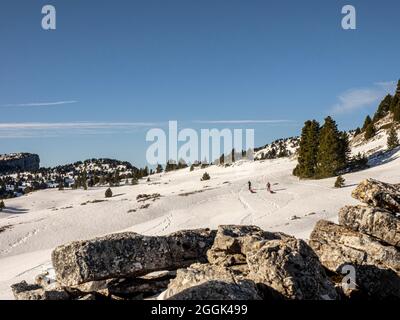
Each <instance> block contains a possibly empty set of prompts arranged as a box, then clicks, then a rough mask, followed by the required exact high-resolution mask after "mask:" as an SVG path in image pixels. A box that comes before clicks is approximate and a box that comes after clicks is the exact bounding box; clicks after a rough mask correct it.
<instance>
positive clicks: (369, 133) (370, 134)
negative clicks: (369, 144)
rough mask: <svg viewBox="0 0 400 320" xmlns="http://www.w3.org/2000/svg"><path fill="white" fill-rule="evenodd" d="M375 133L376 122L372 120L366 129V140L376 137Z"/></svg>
mask: <svg viewBox="0 0 400 320" xmlns="http://www.w3.org/2000/svg"><path fill="white" fill-rule="evenodd" d="M375 134H376V131H375V126H374V124H373V123H372V122H371V123H370V124H369V125H368V126H367V128H366V129H365V134H364V138H365V139H366V140H369V139H371V138H372V137H374V136H375Z"/></svg>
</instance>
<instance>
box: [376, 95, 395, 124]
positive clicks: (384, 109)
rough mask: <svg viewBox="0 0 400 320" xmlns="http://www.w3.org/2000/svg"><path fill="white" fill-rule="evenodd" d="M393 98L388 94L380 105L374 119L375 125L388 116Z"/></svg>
mask: <svg viewBox="0 0 400 320" xmlns="http://www.w3.org/2000/svg"><path fill="white" fill-rule="evenodd" d="M392 98H393V97H392V96H391V95H390V94H388V95H387V96H386V97H385V98H384V99H383V100H382V102H381V103H380V104H379V107H378V110H376V112H375V114H374V118H373V122H374V123H375V122H377V121H378V120H380V119H382V118H383V117H384V116H386V115H387V113H388V112H389V109H390V105H391V104H392Z"/></svg>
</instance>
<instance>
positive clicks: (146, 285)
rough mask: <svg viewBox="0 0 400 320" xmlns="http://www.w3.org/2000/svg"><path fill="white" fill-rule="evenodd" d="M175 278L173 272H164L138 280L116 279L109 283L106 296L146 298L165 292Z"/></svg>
mask: <svg viewBox="0 0 400 320" xmlns="http://www.w3.org/2000/svg"><path fill="white" fill-rule="evenodd" d="M175 276H176V273H175V272H164V273H160V274H158V275H153V274H152V275H146V276H144V277H140V278H130V279H116V280H113V281H111V282H110V283H109V285H108V288H107V291H108V295H109V296H113V297H120V298H124V299H143V298H148V297H151V296H154V295H157V294H160V293H161V292H162V291H164V290H166V289H167V287H168V285H169V283H170V281H171V280H172V279H173V278H175Z"/></svg>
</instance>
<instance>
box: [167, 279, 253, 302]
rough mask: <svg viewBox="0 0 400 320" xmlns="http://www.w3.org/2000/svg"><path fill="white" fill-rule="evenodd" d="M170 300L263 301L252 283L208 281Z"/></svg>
mask: <svg viewBox="0 0 400 320" xmlns="http://www.w3.org/2000/svg"><path fill="white" fill-rule="evenodd" d="M168 300H229V301H232V300H261V298H260V296H259V295H258V293H257V288H256V286H255V284H254V283H252V282H251V281H241V282H240V283H238V284H235V283H232V282H224V281H218V280H213V281H207V282H203V283H201V284H199V285H196V286H193V287H190V288H188V289H185V290H183V291H181V292H179V293H177V294H176V295H174V296H172V297H170V298H168Z"/></svg>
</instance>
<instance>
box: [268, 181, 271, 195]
mask: <svg viewBox="0 0 400 320" xmlns="http://www.w3.org/2000/svg"><path fill="white" fill-rule="evenodd" d="M267 190H268V192H269V193H272V190H271V184H270V183H269V182H268V183H267Z"/></svg>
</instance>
